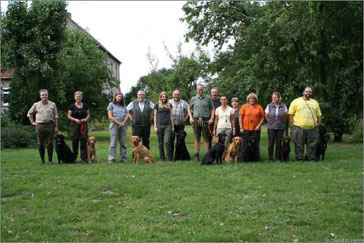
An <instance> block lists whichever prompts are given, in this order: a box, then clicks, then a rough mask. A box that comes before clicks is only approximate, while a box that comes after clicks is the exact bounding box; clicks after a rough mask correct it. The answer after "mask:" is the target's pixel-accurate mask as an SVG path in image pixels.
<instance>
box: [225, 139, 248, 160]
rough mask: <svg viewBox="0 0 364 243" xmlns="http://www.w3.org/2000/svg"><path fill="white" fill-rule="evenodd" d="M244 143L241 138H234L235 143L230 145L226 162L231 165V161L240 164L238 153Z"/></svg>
mask: <svg viewBox="0 0 364 243" xmlns="http://www.w3.org/2000/svg"><path fill="white" fill-rule="evenodd" d="M242 142H244V139H243V138H241V137H234V138H233V141H232V142H231V143H230V145H229V148H228V150H227V152H226V155H225V159H224V160H225V162H226V163H230V162H231V161H235V163H237V162H238V153H239V149H240V144H241V143H242Z"/></svg>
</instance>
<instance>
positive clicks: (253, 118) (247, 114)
mask: <svg viewBox="0 0 364 243" xmlns="http://www.w3.org/2000/svg"><path fill="white" fill-rule="evenodd" d="M239 115H240V116H241V119H242V120H243V129H244V130H248V131H254V130H255V128H256V127H257V126H258V124H259V122H260V119H262V117H264V111H263V108H262V106H261V105H258V104H255V105H254V107H253V108H250V107H249V105H248V104H244V105H243V106H242V107H241V108H240V111H239ZM259 129H260V128H259Z"/></svg>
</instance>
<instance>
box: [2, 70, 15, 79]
mask: <svg viewBox="0 0 364 243" xmlns="http://www.w3.org/2000/svg"><path fill="white" fill-rule="evenodd" d="M12 77H13V72H12V71H9V70H5V71H3V72H1V79H11V78H12Z"/></svg>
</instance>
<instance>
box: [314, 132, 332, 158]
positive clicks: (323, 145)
mask: <svg viewBox="0 0 364 243" xmlns="http://www.w3.org/2000/svg"><path fill="white" fill-rule="evenodd" d="M329 140H330V135H329V134H323V135H320V137H319V141H318V143H317V145H316V161H319V160H320V156H322V159H321V160H324V159H325V152H326V149H327V143H328V142H329Z"/></svg>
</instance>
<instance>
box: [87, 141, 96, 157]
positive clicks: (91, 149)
mask: <svg viewBox="0 0 364 243" xmlns="http://www.w3.org/2000/svg"><path fill="white" fill-rule="evenodd" d="M96 160H97V156H96V138H95V137H89V138H88V139H87V162H88V163H91V162H92V161H96Z"/></svg>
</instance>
